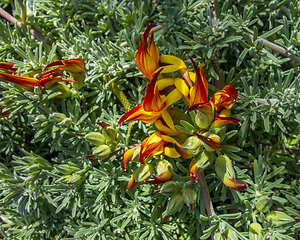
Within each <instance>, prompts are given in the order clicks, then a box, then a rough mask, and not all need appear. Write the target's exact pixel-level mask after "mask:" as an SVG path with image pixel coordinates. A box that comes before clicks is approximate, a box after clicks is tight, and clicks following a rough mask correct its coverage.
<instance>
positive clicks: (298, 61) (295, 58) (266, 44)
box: [249, 33, 300, 64]
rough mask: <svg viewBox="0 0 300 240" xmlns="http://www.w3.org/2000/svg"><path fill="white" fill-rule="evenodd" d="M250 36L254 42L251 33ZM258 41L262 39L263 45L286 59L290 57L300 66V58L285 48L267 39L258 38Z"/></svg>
mask: <svg viewBox="0 0 300 240" xmlns="http://www.w3.org/2000/svg"><path fill="white" fill-rule="evenodd" d="M249 36H250V38H251V39H252V41H253V35H252V34H250V33H249ZM257 39H260V40H262V42H263V44H264V45H265V46H266V47H269V48H271V49H273V50H275V51H277V52H279V53H281V54H282V55H284V56H286V57H289V58H290V59H292V60H293V61H295V62H297V63H299V64H300V58H298V57H297V56H296V55H294V54H292V53H290V52H288V51H287V50H285V49H284V48H283V47H280V46H278V45H277V44H275V43H272V42H269V41H268V40H266V39H263V38H261V37H257Z"/></svg>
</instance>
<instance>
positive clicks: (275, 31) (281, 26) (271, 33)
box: [260, 25, 283, 38]
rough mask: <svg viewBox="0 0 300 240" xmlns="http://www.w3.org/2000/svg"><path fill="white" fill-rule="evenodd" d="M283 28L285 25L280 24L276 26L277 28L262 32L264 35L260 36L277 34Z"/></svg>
mask: <svg viewBox="0 0 300 240" xmlns="http://www.w3.org/2000/svg"><path fill="white" fill-rule="evenodd" d="M282 28H283V25H280V26H278V27H276V28H273V29H272V30H270V31H268V32H266V33H264V34H262V35H261V36H260V38H268V37H270V36H272V35H274V34H276V33H277V32H279V31H280V30H281V29H282Z"/></svg>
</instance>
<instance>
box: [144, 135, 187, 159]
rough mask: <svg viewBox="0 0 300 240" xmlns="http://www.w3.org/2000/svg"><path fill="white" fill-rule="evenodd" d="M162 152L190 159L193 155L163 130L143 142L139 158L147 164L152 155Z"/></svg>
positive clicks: (173, 156) (172, 156)
mask: <svg viewBox="0 0 300 240" xmlns="http://www.w3.org/2000/svg"><path fill="white" fill-rule="evenodd" d="M160 154H164V155H166V156H168V157H171V158H178V157H182V158H184V159H188V158H190V157H192V153H191V152H190V151H188V150H187V149H185V148H183V147H182V145H181V144H179V143H178V142H177V141H176V140H174V139H173V138H171V137H169V136H167V135H165V134H164V133H162V132H155V133H153V134H152V135H151V136H150V137H147V138H145V139H144V141H143V142H142V145H141V152H140V157H139V160H140V162H141V163H142V164H145V161H146V160H148V159H149V158H150V157H152V156H157V155H160Z"/></svg>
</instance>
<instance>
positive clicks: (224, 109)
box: [176, 58, 239, 128]
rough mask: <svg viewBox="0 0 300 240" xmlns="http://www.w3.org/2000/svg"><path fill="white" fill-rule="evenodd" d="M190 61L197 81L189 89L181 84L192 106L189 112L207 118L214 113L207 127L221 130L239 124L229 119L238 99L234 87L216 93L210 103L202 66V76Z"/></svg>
mask: <svg viewBox="0 0 300 240" xmlns="http://www.w3.org/2000/svg"><path fill="white" fill-rule="evenodd" d="M190 59H191V61H192V63H193V66H194V69H195V72H196V74H195V77H191V79H192V80H193V79H195V81H194V82H195V85H194V86H193V88H190V89H188V88H187V86H186V85H185V84H184V83H182V82H181V83H180V84H181V85H182V86H183V88H182V89H183V90H181V91H182V93H183V95H184V96H185V97H186V99H187V101H188V102H189V104H190V105H191V107H190V108H189V109H188V110H187V112H190V111H195V110H198V111H200V112H202V113H203V114H204V115H207V117H208V114H211V113H213V115H214V118H213V120H210V121H211V122H210V123H207V127H212V128H219V127H222V126H225V125H227V124H230V123H232V124H239V121H238V120H237V119H235V118H232V117H229V116H230V109H231V107H232V106H233V104H234V103H235V101H236V99H237V95H238V92H237V90H236V89H235V88H234V87H233V86H231V85H227V86H225V87H224V88H223V89H222V90H220V91H218V92H216V93H215V94H214V95H213V96H212V98H211V99H210V101H208V99H207V96H208V87H207V81H206V78H205V76H204V72H203V69H202V67H201V64H199V66H200V71H201V75H200V73H199V71H198V69H197V66H196V64H195V62H194V60H193V59H192V58H190ZM178 85H179V83H177V85H176V87H177V88H178ZM205 128H206V127H205Z"/></svg>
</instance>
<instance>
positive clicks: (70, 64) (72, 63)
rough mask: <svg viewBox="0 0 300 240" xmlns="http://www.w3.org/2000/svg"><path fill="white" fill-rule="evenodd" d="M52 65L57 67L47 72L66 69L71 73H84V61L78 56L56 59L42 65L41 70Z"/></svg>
mask: <svg viewBox="0 0 300 240" xmlns="http://www.w3.org/2000/svg"><path fill="white" fill-rule="evenodd" d="M53 66H57V67H56V68H54V69H52V70H50V71H48V72H58V71H68V72H71V73H80V74H85V67H84V63H83V61H82V60H81V59H78V58H77V59H69V60H56V61H54V62H52V63H50V64H48V65H47V66H46V67H44V69H43V71H45V70H46V69H47V68H49V67H53Z"/></svg>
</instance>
